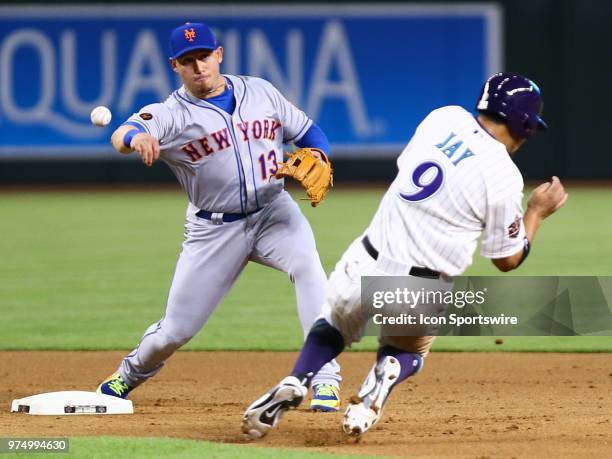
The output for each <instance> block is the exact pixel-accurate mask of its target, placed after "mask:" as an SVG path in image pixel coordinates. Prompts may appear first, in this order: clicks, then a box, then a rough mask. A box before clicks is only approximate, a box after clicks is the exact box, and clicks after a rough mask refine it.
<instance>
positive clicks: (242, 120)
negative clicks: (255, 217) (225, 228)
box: [127, 75, 312, 213]
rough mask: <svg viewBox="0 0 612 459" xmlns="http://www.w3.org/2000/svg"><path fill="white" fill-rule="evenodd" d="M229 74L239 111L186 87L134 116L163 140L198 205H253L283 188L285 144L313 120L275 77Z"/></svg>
mask: <svg viewBox="0 0 612 459" xmlns="http://www.w3.org/2000/svg"><path fill="white" fill-rule="evenodd" d="M224 77H225V78H226V79H227V80H228V82H229V83H230V84H231V85H233V89H234V96H235V99H236V108H235V110H234V113H233V115H229V114H228V113H226V112H225V111H223V110H221V109H220V108H218V107H216V106H214V105H213V104H210V103H208V102H207V101H206V100H203V99H198V98H196V97H194V96H192V95H191V94H190V93H189V92H188V91H187V90H186V89H185V87H182V88H180V89H178V90H177V91H174V92H173V93H172V94H171V95H170V97H168V99H167V100H166V101H165V102H163V103H157V104H151V105H147V106H145V107H143V108H142V109H141V110H140V111H139V112H138V113H135V114H133V115H132V116H131V117H130V118H129V119H128V120H127V122H132V123H137V124H139V125H140V126H142V127H144V129H145V130H146V131H147V132H148V133H149V134H151V135H152V136H153V137H155V138H157V139H158V140H159V142H160V149H161V154H160V158H161V159H162V160H163V161H164V162H165V163H166V164H168V166H169V167H170V169H171V170H172V172H174V174H175V175H176V177H177V179H178V181H179V183H180V184H181V187H182V188H183V190H184V191H185V193H186V194H187V196H188V198H189V201H190V202H191V203H192V204H193V205H194V206H195V207H197V208H198V209H204V210H208V211H211V212H231V213H239V212H240V213H244V212H250V211H253V210H255V209H258V208H260V207H263V206H264V205H265V204H267V203H268V202H270V201H272V200H273V199H274V198H275V197H276V196H277V195H278V193H280V191H281V190H282V189H283V180H282V179H281V180H277V179H275V178H273V177H272V176H273V174H274V173H275V172H276V170H277V168H278V162H281V161H282V160H283V143H285V142H296V141H298V140H300V139H301V138H302V136H303V135H304V133H305V132H306V131H307V130H308V129H309V128H310V126H311V124H312V121H311V120H310V119H309V118H308V117H307V116H306V114H305V113H304V112H302V111H301V110H299V109H297V108H296V107H295V106H294V105H293V104H291V103H290V102H288V101H287V100H286V99H285V98H284V97H283V96H282V95H281V94H280V92H278V90H277V89H276V88H274V86H272V85H271V84H270V83H269V82H267V81H265V80H263V79H261V78H255V77H243V76H240V77H238V76H233V75H224Z"/></svg>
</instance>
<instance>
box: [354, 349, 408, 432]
mask: <svg viewBox="0 0 612 459" xmlns="http://www.w3.org/2000/svg"><path fill="white" fill-rule="evenodd" d="M399 375H400V363H399V361H398V360H397V359H396V358H395V357H385V358H384V359H381V360H380V361H378V362H377V363H376V364H374V366H373V367H372V369H371V370H370V373H368V376H367V378H366V380H365V381H364V382H363V384H362V385H361V388H360V389H359V393H358V394H357V396H355V397H352V398H351V402H350V404H349V406H348V408H347V409H346V412H345V413H344V419H343V421H342V430H344V432H345V433H347V434H348V435H350V436H352V437H359V436H360V435H362V434H364V433H365V432H367V431H368V430H369V429H370V428H372V426H374V425H375V424H376V423H377V422H378V420H379V419H380V417H381V416H382V410H383V407H384V405H385V402H386V400H387V397H388V396H389V393H390V392H391V389H392V388H393V385H394V384H395V382H396V381H397V378H398V377H399Z"/></svg>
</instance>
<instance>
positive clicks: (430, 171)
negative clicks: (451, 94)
mask: <svg viewBox="0 0 612 459" xmlns="http://www.w3.org/2000/svg"><path fill="white" fill-rule="evenodd" d="M397 164H398V167H399V172H398V174H397V176H396V178H395V180H394V181H393V183H392V184H391V186H390V187H389V190H387V192H386V194H385V196H384V197H383V199H382V202H381V203H380V206H379V208H378V211H377V212H376V215H375V216H374V218H373V220H372V222H371V224H370V226H369V228H368V229H367V231H366V234H368V236H369V238H370V240H371V242H372V244H373V245H374V247H376V248H377V249H378V250H379V252H380V253H381V254H382V255H384V256H386V257H388V258H391V259H394V260H396V261H398V262H401V263H405V264H408V265H413V266H423V267H427V268H430V269H433V270H436V271H441V272H444V273H446V274H448V275H451V276H456V275H460V274H461V273H463V271H465V269H466V268H467V267H468V266H469V265H470V264H471V263H472V256H473V253H474V251H475V249H476V245H477V240H478V238H479V237H480V235H481V234H483V240H482V250H481V255H483V256H485V257H488V258H501V257H505V256H508V255H512V254H514V253H516V252H518V251H519V250H521V249H522V247H523V238H524V236H525V229H524V225H523V219H522V216H523V210H522V207H521V201H522V197H523V179H522V176H521V174H520V172H519V170H518V168H517V167H516V165H515V164H514V163H513V162H512V160H511V159H510V155H509V154H508V152H507V151H506V148H505V146H504V145H503V144H502V143H500V142H498V141H497V140H495V139H494V138H493V137H491V136H490V135H489V134H488V133H487V132H486V131H485V130H484V129H483V128H482V127H481V126H480V124H479V123H478V122H477V120H476V119H475V118H474V116H473V115H472V114H471V113H469V112H468V111H466V110H464V109H463V108H461V107H457V106H448V107H442V108H440V109H437V110H434V111H433V112H431V113H430V114H429V115H428V116H427V117H426V118H425V119H424V120H423V121H422V122H421V124H420V125H419V126H418V127H417V129H416V132H415V134H414V136H413V137H412V139H411V140H410V142H409V143H408V145H407V146H406V147H405V148H404V151H403V152H402V153H401V155H400V156H399V158H398V160H397Z"/></svg>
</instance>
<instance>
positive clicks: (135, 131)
mask: <svg viewBox="0 0 612 459" xmlns="http://www.w3.org/2000/svg"><path fill="white" fill-rule="evenodd" d="M140 132H141V131H139V130H138V129H130V130H129V131H128V132H127V134H125V136H123V145H125V146H126V147H128V148H132V145H131V143H132V139H133V138H134V136H135V135H136V134H140Z"/></svg>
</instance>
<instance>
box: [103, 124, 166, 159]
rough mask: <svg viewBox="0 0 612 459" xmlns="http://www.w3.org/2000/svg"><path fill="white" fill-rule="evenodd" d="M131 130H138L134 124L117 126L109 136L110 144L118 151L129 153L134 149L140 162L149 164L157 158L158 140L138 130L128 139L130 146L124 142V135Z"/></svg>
mask: <svg viewBox="0 0 612 459" xmlns="http://www.w3.org/2000/svg"><path fill="white" fill-rule="evenodd" d="M131 131H138V130H137V129H136V128H135V127H134V126H130V125H123V126H119V127H118V128H117V130H116V131H115V132H113V135H112V136H111V144H112V145H113V147H114V148H115V150H117V151H118V152H119V153H122V154H129V153H132V152H133V151H136V152H137V153H138V154H139V155H140V157H141V158H142V162H143V163H145V164H146V165H147V166H151V165H152V164H153V163H154V162H155V161H156V160H157V159H158V158H159V141H158V140H157V139H156V138H155V137H153V136H151V135H150V134H147V133H146V132H138V133H137V134H136V135H134V136H133V137H132V139H131V141H130V147H128V146H127V145H126V144H125V136H126V135H127V134H128V133H129V132H131Z"/></svg>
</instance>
